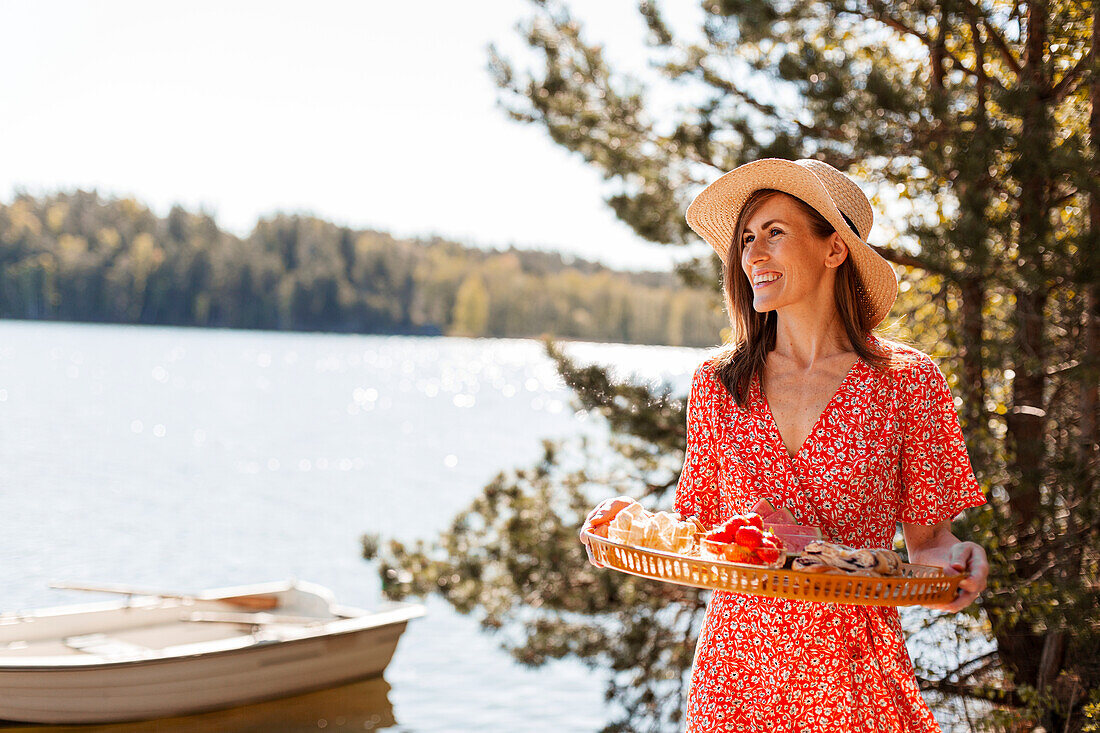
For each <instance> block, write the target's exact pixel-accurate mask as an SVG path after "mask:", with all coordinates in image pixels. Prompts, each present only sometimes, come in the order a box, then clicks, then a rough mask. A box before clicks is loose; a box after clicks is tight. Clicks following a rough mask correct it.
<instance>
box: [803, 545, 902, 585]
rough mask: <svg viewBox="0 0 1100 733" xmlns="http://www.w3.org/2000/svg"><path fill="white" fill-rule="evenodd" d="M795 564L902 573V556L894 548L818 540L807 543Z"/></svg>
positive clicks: (811, 568)
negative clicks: (869, 547)
mask: <svg viewBox="0 0 1100 733" xmlns="http://www.w3.org/2000/svg"><path fill="white" fill-rule="evenodd" d="M792 567H793V568H794V569H795V570H803V571H807V572H815V573H847V574H848V575H870V576H880V577H888V578H889V577H897V576H900V575H901V558H900V557H898V554H897V553H896V552H894V551H893V550H887V549H857V548H854V547H848V546H846V545H838V544H835V543H833V542H823V541H821V540H815V541H814V542H810V543H809V544H807V545H806V549H804V550H803V551H802V554H801V555H799V556H798V557H796V558H795V560H794V565H793V566H792Z"/></svg>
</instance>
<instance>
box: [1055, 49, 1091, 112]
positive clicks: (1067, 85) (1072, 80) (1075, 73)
mask: <svg viewBox="0 0 1100 733" xmlns="http://www.w3.org/2000/svg"><path fill="white" fill-rule="evenodd" d="M1094 58H1096V49H1095V48H1090V49H1089V52H1088V53H1086V54H1085V55H1084V56H1082V57H1081V58H1079V59H1078V60H1077V63H1076V64H1074V65H1073V68H1072V69H1070V70H1069V71H1067V72H1066V74H1065V76H1063V77H1062V78H1061V79H1059V80H1058V83H1057V84H1055V85H1054V88H1053V89H1051V94H1052V95H1053V96H1054V101H1055V102H1061V101H1062V100H1064V99H1065V98H1066V97H1068V96H1069V95H1070V94H1072V93H1073V92H1074V90H1075V89H1077V82H1079V81H1080V80H1081V77H1083V76H1084V74H1085V71H1086V70H1087V69H1088V68H1089V66H1090V65H1091V64H1092V61H1093V59H1094Z"/></svg>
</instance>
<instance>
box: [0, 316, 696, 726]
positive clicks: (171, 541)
mask: <svg viewBox="0 0 1100 733" xmlns="http://www.w3.org/2000/svg"><path fill="white" fill-rule="evenodd" d="M568 351H569V352H570V353H571V354H573V355H574V356H575V357H577V358H578V359H581V360H593V361H596V360H598V361H601V362H605V363H613V364H615V365H616V370H617V373H619V374H621V376H624V377H633V378H641V379H647V380H659V379H667V380H668V381H669V382H670V383H672V384H673V385H674V386H675V388H676V389H677V390H678V391H686V390H687V387H688V384H689V383H690V380H691V373H692V371H693V369H694V367H695V365H696V363H697V362H698V355H699V354H701V352H700V351H699V350H696V349H679V348H664V347H644V346H623V345H615V344H585V343H575V344H569V346H568ZM570 394H571V393H570V392H569V390H567V389H566V388H565V386H564V384H562V382H561V380H560V379H559V378H558V375H557V372H556V371H555V369H554V367H553V362H552V361H551V360H550V359H549V358H548V357H547V356H546V355H545V353H544V350H543V348H542V345H541V343H539V342H538V341H537V340H530V339H452V338H438V337H388V336H348V335H329V334H287V333H270V332H254V331H225V330H200V329H176V328H153V327H131V326H98V325H73V324H53V323H30V322H12V321H5V322H0V486H2V487H3V493H4V498H5V502H4V503H5V505H6V511H5V515H6V521H5V522H4V524H3V527H4V530H3V532H0V588H2V589H3V594H2V596H0V610H4V611H13V610H18V609H25V608H33V607H40V606H50V605H62V604H66V603H76V602H87V601H92V600H103V599H105V598H107V596H102V595H99V594H88V593H78V592H74V591H58V590H51V589H49V588H48V587H47V586H48V584H49V583H50V582H52V581H75V582H117V583H125V584H132V585H137V586H142V587H154V588H157V589H164V590H184V591H193V590H197V589H201V588H205V587H214V586H222V585H236V584H241V583H251V582H255V581H264V580H274V579H282V578H286V577H297V578H302V579H305V580H311V581H315V582H318V583H321V584H322V585H326V586H328V587H329V588H331V589H332V590H333V591H334V592H335V594H336V597H337V599H338V601H340V602H341V603H346V604H349V605H354V606H361V607H366V608H370V607H373V606H376V605H378V604H379V602H380V600H381V597H380V590H379V580H378V576H377V572H376V569H375V566H374V564H373V563H367V562H365V561H364V560H362V559H361V558H360V546H359V538H360V536H361V535H362V534H363V533H367V532H373V533H378V534H380V535H381V536H382V537H383V538H386V537H395V538H399V539H403V540H410V539H414V538H424V539H431V538H432V537H434V536H435V535H436V533H437V532H438V531H439V530H441V529H443V528H444V527H446V526H447V525H448V524H449V522H450V520H451V518H452V517H453V516H454V515H455V514H456V513H457V512H458V511H460V510H461V509H462V508H463V507H464V506H466V504H467V503H468V502H469V501H470V500H471V499H472V498H473V497H474V496H475V495H476V494H478V493H479V492H480V490H481V488H482V487H483V486H484V485H485V484H486V483H488V482H489V480H490V479H491V478H492V477H493V476H494V475H495V474H496V473H497V472H498V471H500V470H502V469H508V468H512V467H526V466H528V465H530V464H532V463H533V462H534V461H536V460H537V459H538V458H539V457H540V456H541V441H542V439H544V438H554V437H563V436H568V435H575V434H577V433H578V432H585V431H587V432H590V433H592V434H600V433H601V432H602V430H603V429H602V426H601V425H598V424H597V423H596V421H595V420H592V419H590V418H588V417H587V416H585V415H583V414H581V415H575V414H574V411H573V408H572V407H571V406H570ZM427 606H428V615H427V616H426V617H424V618H421V619H418V620H414V621H412V622H411V623H410V624H409V627H408V630H407V631H406V633H405V635H404V636H403V637H402V639H401V643H400V645H399V646H398V649H397V653H396V655H395V657H394V660H393V662H392V663H391V665H390V666H389V668H388V669H387V671H386V674H385V683H388V685H385V683H383V684H384V686H387V687H388V689H387V690H385V691H384V693H383V694H381V695H378V694H376V693H377V689H376V688H378V685H375V687H373V688H372V687H370V685H367V687H368V688H370V690H373V692H371V694H373V695H374V697H376V698H379V701H380V702H379V703H378V704H377V705H376V707H378V708H379V709H378V710H377V711H376V712H372V711H369V710H368V711H366V712H361V713H355V712H346V714H344V715H343V718H344V719H345V723H344V724H343V725H341V726H339V727H337V724H336V723H335V720H336V719H338V718H340V717H341V715H340V714H339V711H340V710H341V709H342V708H340V707H339V705H336V706H335V707H336V708H337V710H336V713H335V714H333V715H329V713H328V712H326V711H325V710H324V709H319V710H317V711H316V715H315V717H311V716H312V714H306V716H305V717H306V718H307V720H306V721H305V723H303V726H304V727H302V728H300V729H301V730H317V724H316V723H317V720H320V719H322V718H324V719H326V720H327V723H328V728H329V729H333V730H335V729H340V728H345V729H348V730H351V729H356V730H363V729H364V724H365V723H367V722H368V721H370V720H371V716H372V715H375V714H377V717H378V720H377V721H375V723H377V724H378V725H381V724H382V723H383V722H386V721H387V720H391V719H395V720H396V723H395V724H393V725H390V726H389V728H388V729H390V730H395V731H418V732H420V731H423V732H426V731H454V730H473V729H477V730H481V731H513V730H515V725H516V722H517V720H523V721H524V727H525V729H526V730H556V731H560V730H578V731H580V730H596V729H598V728H600V727H601V726H602V725H603V724H604V723H605V722H606V721H607V719H608V718H609V716H610V714H611V712H610V711H609V709H608V708H607V706H606V703H605V702H604V700H603V691H604V680H603V678H602V676H601V675H599V674H597V673H593V672H592V671H591V670H588V669H587V668H585V667H583V666H582V665H580V664H578V663H570V662H558V663H553V664H550V665H549V666H547V667H544V668H541V669H537V670H532V669H528V668H524V667H522V666H520V665H517V664H516V663H514V662H513V661H512V660H511V658H510V657H509V656H508V655H507V654H506V653H505V652H503V651H501V650H500V649H499V642H498V640H496V639H494V638H492V637H489V636H486V635H485V634H483V633H482V632H480V631H479V630H478V627H477V624H476V621H475V620H474V619H472V618H469V617H464V616H460V615H458V614H456V613H454V612H453V611H452V610H451V609H450V607H449V606H448V605H447V604H446V603H444V602H442V601H440V600H438V599H429V601H428V603H427ZM367 696H368V697H369V695H367ZM345 697H351V698H354V699H358V698H359V697H362V695H350V696H345ZM325 705H330V706H331V701H329V702H328V703H321V707H322V708H324V707H325ZM256 707H261V706H256ZM270 707H271V706H270V705H269V706H268V708H270ZM275 707H276V708H278V706H275ZM368 707H369V706H368ZM268 714H269V713H264V712H262V711H261V712H260V713H257V715H258V716H261V717H262V716H264V715H268ZM287 715H289V713H287ZM357 715H358V716H359V717H361V718H362V720H361V721H360V720H359V718H356V717H355V716H357ZM276 716H278V712H276ZM385 716H392V717H391V718H387V717H385ZM223 717H224V718H225V719H223V720H221V722H220V723H219V724H218V727H222V726H225V727H226V728H228V727H230V726H232V729H233V730H246V729H252V728H251V727H249V726H253V725H260V727H258V728H255V729H256V730H261V729H267V730H269V729H270V728H269V727H266V726H265V725H262V724H258V723H255V721H252V722H250V721H248V720H243V721H235V722H232V723H231V722H227V721H228V720H229V718H227V717H225V716H223ZM238 717H239V716H238ZM353 718H355V719H354V720H353ZM348 721H351V722H348ZM208 722H209V721H208ZM203 727H205V726H203ZM376 727H377V726H376ZM113 729H117V730H138V729H140V726H114V727H113ZM197 729H198V728H197ZM287 729H288V730H289V729H295V728H287ZM82 730H89V729H88V728H87V727H84V728H82Z"/></svg>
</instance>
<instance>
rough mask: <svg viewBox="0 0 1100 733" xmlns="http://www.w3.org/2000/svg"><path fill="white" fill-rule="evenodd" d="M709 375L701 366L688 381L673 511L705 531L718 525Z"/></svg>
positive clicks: (715, 440)
mask: <svg viewBox="0 0 1100 733" xmlns="http://www.w3.org/2000/svg"><path fill="white" fill-rule="evenodd" d="M713 380H714V378H713V373H712V372H711V371H710V369H709V367H708V366H707V364H706V363H705V362H704V363H703V364H701V365H700V366H699V367H698V368H697V369H696V370H695V374H694V375H693V376H692V379H691V391H690V392H689V393H688V402H687V446H686V448H685V451H684V467H683V470H682V471H681V472H680V480H679V481H678V482H677V484H676V511H677V512H679V513H680V515H681V516H684V517H689V516H692V515H694V516H696V517H698V518H699V521H700V522H702V523H703V524H704V525H705V526H706V527H708V528H710V527H713V526H714V525H716V524H718V507H719V501H718V460H717V450H716V443H717V435H716V433H715V431H714V422H713V419H712V413H713V391H712V390H713V384H714V382H713Z"/></svg>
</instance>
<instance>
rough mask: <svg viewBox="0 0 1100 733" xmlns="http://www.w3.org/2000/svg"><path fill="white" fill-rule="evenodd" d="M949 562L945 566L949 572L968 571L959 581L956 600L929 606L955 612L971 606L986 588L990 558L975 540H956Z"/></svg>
mask: <svg viewBox="0 0 1100 733" xmlns="http://www.w3.org/2000/svg"><path fill="white" fill-rule="evenodd" d="M948 562H949V564H948V565H947V566H946V567H944V571H945V572H947V573H953V574H957V573H966V577H965V578H963V579H962V580H960V581H959V594H958V595H957V596H956V597H955V600H954V601H952V602H951V603H946V604H935V605H932V604H930V605H929V606H928V607H929V608H935V609H937V610H940V611H948V612H949V613H955V612H957V611H961V610H962V609H964V608H966V607H967V606H969V605H970V604H971V603H973V602H974V599H975V598H977V597H978V595H979V594H980V593H981V592H982V591H983V590H985V584H986V579H987V578H988V577H989V560H988V559H987V558H986V556H985V550H984V549H983V548H982V546H981V545H979V544H977V543H974V542H956V543H955V544H954V545H953V546H952V547H951V551H950V554H949V555H948Z"/></svg>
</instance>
